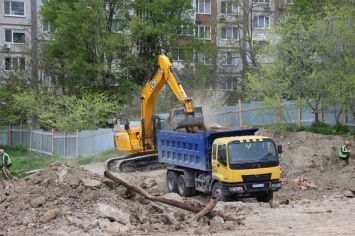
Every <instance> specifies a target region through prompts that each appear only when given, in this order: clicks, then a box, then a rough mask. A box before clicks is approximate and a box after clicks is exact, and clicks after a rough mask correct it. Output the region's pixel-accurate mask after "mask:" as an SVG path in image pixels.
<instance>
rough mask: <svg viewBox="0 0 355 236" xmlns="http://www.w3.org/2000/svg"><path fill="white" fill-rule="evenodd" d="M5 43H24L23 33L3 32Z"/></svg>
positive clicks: (15, 31) (8, 30)
mask: <svg viewBox="0 0 355 236" xmlns="http://www.w3.org/2000/svg"><path fill="white" fill-rule="evenodd" d="M5 43H25V32H24V31H20V30H11V29H6V30H5Z"/></svg>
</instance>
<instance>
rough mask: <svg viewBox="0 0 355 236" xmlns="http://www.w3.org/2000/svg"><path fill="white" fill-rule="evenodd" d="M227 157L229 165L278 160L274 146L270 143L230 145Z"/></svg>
mask: <svg viewBox="0 0 355 236" xmlns="http://www.w3.org/2000/svg"><path fill="white" fill-rule="evenodd" d="M228 156H229V164H230V165H233V164H241V163H248V162H270V161H277V162H278V160H279V158H278V154H277V149H276V145H275V143H274V142H272V141H261V142H249V143H230V144H229V145H228Z"/></svg>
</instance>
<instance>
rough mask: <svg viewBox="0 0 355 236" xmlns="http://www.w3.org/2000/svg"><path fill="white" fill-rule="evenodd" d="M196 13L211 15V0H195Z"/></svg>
mask: <svg viewBox="0 0 355 236" xmlns="http://www.w3.org/2000/svg"><path fill="white" fill-rule="evenodd" d="M196 13H198V14H211V0H196Z"/></svg>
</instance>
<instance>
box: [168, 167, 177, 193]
mask: <svg viewBox="0 0 355 236" xmlns="http://www.w3.org/2000/svg"><path fill="white" fill-rule="evenodd" d="M177 179H178V175H177V173H176V172H175V171H171V170H169V171H168V172H167V173H166V183H167V185H168V191H169V193H177Z"/></svg>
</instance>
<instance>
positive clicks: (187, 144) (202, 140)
mask: <svg viewBox="0 0 355 236" xmlns="http://www.w3.org/2000/svg"><path fill="white" fill-rule="evenodd" d="M256 131H258V128H251V129H238V130H227V131H215V132H208V131H205V132H199V133H195V134H193V133H184V132H176V131H167V130H159V131H157V141H158V154H159V161H160V162H162V163H166V164H170V165H177V166H181V167H188V168H192V169H196V170H201V171H209V170H210V169H211V158H210V155H209V151H208V150H209V148H211V147H212V144H213V141H214V140H215V139H216V138H221V137H233V136H243V135H254V134H255V132H256Z"/></svg>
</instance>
